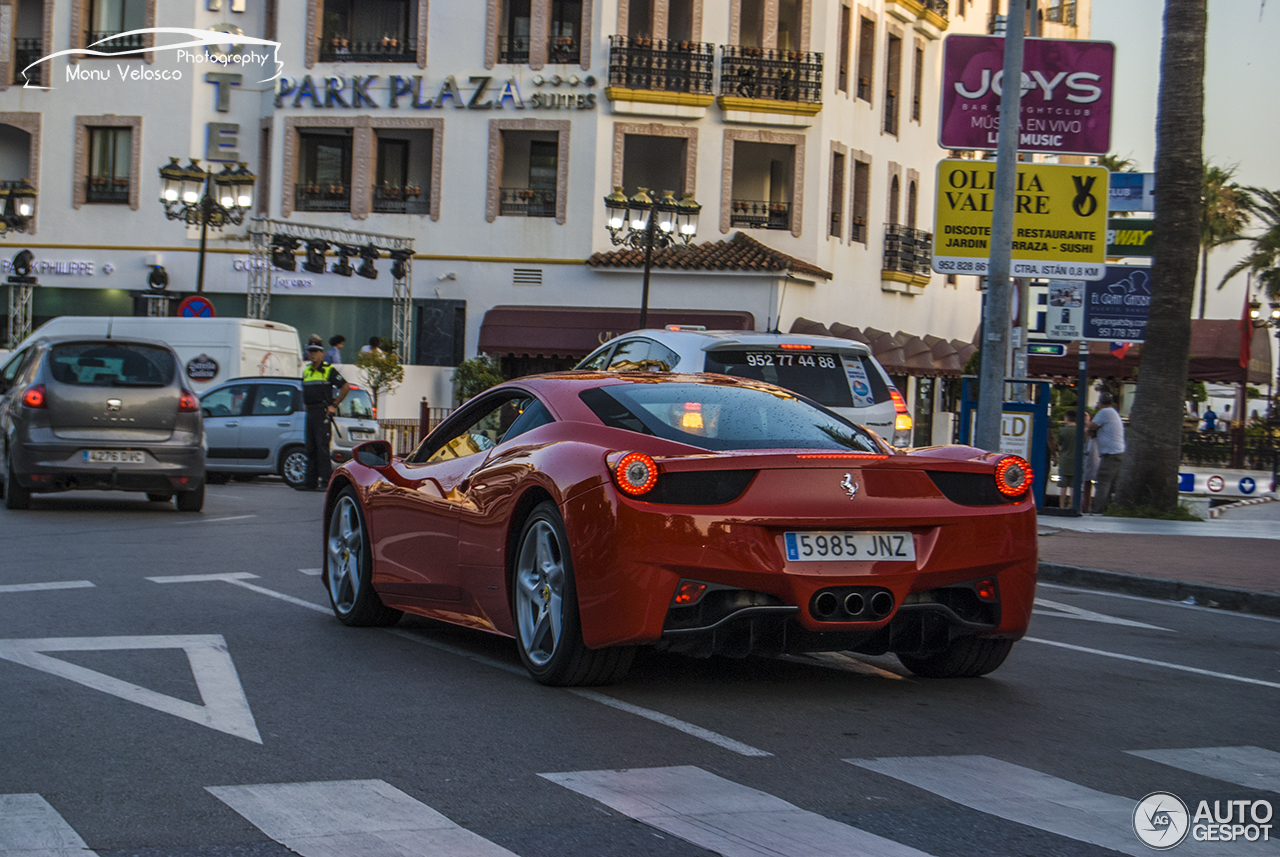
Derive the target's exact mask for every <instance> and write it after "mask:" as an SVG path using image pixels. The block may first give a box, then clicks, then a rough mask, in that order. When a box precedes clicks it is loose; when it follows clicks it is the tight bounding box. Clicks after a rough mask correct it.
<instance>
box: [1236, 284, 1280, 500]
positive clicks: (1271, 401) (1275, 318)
mask: <svg viewBox="0 0 1280 857" xmlns="http://www.w3.org/2000/svg"><path fill="white" fill-rule="evenodd" d="M1270 303H1271V315H1270V317H1268V318H1263V317H1262V302H1261V301H1259V300H1256V299H1255V300H1252V301H1250V302H1249V318H1250V319H1251V320H1252V322H1253V326H1254V327H1255V328H1259V327H1260V328H1275V330H1276V344H1277V345H1280V304H1277V303H1276V302H1275V300H1272V301H1271V302H1270ZM1268 347H1270V346H1268ZM1245 377H1246V380H1247V378H1248V376H1247V375H1246V376H1245ZM1267 388H1268V389H1267V443H1268V445H1269V446H1270V447H1271V490H1272V491H1275V490H1276V488H1277V485H1276V471H1277V468H1278V467H1280V449H1277V444H1276V436H1277V433H1280V407H1278V406H1277V403H1276V399H1277V398H1280V362H1278V363H1277V366H1276V379H1275V384H1274V386H1273V385H1272V383H1271V379H1270V378H1268V379H1267ZM1241 423H1242V424H1243V423H1244V415H1243V414H1241Z"/></svg>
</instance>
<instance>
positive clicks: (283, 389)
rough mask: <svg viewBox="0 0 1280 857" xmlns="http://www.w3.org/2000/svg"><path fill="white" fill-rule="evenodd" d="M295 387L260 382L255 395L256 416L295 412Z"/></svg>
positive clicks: (254, 412)
mask: <svg viewBox="0 0 1280 857" xmlns="http://www.w3.org/2000/svg"><path fill="white" fill-rule="evenodd" d="M293 393H294V387H293V386H291V385H285V384H259V385H258V391H257V392H256V393H254V396H253V410H252V411H251V413H252V414H253V416H255V417H278V416H287V415H289V414H291V413H293Z"/></svg>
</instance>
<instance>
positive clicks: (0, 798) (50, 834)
mask: <svg viewBox="0 0 1280 857" xmlns="http://www.w3.org/2000/svg"><path fill="white" fill-rule="evenodd" d="M63 855H75V857H97V853H96V852H93V851H90V850H89V846H88V845H86V844H85V842H84V840H83V839H81V838H80V834H78V833H76V832H75V830H74V829H72V827H71V825H69V824H67V821H66V819H64V818H63V817H62V815H61V814H59V812H58V811H57V810H56V809H54V808H53V807H52V806H50V805H49V802H48V801H47V800H45V799H44V798H43V797H41V796H40V795H37V794H18V795H0V857H63Z"/></svg>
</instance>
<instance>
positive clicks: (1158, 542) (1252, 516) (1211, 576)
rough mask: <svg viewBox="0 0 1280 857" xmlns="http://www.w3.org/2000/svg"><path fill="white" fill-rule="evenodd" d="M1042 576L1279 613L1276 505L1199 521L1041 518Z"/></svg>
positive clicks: (1278, 516) (1279, 519) (1279, 544)
mask: <svg viewBox="0 0 1280 857" xmlns="http://www.w3.org/2000/svg"><path fill="white" fill-rule="evenodd" d="M1040 579H1041V580H1043V581H1045V582H1049V583H1061V584H1064V585H1072V586H1081V587H1085V588H1095V589H1108V590H1114V591H1121V592H1127V593H1130V594H1133V595H1144V596H1148V597H1152V598H1167V599H1171V600H1177V601H1185V600H1187V599H1194V603H1197V604H1204V605H1210V606H1220V607H1224V608H1227V609H1233V610H1245V611H1247V612H1251V613H1262V614H1266V615H1271V616H1280V502H1271V503H1263V504H1257V505H1251V506H1242V507H1237V508H1232V509H1227V510H1225V511H1224V512H1223V514H1222V515H1221V516H1220V517H1218V518H1215V519H1213V520H1210V521H1204V522H1198V523H1192V522H1183V521H1152V520H1145V519H1137V518H1103V517H1097V516H1085V517H1081V518H1059V517H1047V516H1046V517H1042V518H1040Z"/></svg>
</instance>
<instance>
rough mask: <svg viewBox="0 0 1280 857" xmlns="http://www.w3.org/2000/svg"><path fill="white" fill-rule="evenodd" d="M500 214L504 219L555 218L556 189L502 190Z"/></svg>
mask: <svg viewBox="0 0 1280 857" xmlns="http://www.w3.org/2000/svg"><path fill="white" fill-rule="evenodd" d="M498 214H500V215H501V216H503V217H555V216H556V191H555V188H529V187H504V188H500V189H499V197H498Z"/></svg>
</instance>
